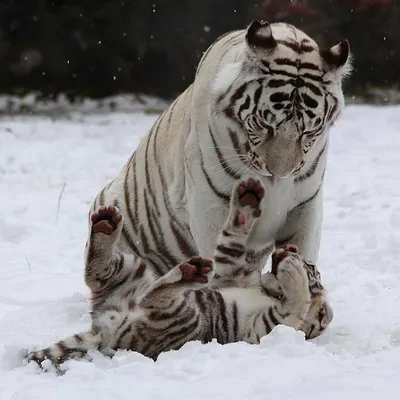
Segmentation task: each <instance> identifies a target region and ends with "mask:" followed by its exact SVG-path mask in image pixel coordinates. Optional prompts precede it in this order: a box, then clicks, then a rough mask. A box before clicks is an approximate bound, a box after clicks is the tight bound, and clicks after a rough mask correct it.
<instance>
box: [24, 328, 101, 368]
mask: <svg viewBox="0 0 400 400" xmlns="http://www.w3.org/2000/svg"><path fill="white" fill-rule="evenodd" d="M101 343H102V337H101V334H93V333H91V332H82V333H79V334H75V335H72V336H70V337H68V338H66V339H63V340H60V341H59V342H57V343H55V344H54V345H52V346H50V347H48V348H46V349H43V350H38V351H32V352H31V353H29V354H28V355H27V356H26V360H27V361H34V362H36V363H38V364H39V365H40V364H41V363H42V362H43V361H45V360H50V361H51V363H52V364H53V365H54V366H56V367H58V366H59V365H60V364H62V363H63V362H64V361H66V360H69V359H79V358H83V357H85V355H86V354H87V352H88V351H89V350H98V349H99V348H100V347H101Z"/></svg>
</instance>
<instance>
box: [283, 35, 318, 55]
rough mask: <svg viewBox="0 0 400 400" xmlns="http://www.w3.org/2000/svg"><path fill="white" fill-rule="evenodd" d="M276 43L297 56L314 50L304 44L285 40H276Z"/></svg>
mask: <svg viewBox="0 0 400 400" xmlns="http://www.w3.org/2000/svg"><path fill="white" fill-rule="evenodd" d="M276 42H277V43H278V44H281V45H283V46H285V47H288V48H289V49H291V50H293V51H295V52H296V53H298V54H303V53H311V52H313V51H315V50H316V49H315V48H314V47H312V46H310V45H307V44H306V43H305V42H302V43H298V42H289V41H287V40H279V39H278V40H276Z"/></svg>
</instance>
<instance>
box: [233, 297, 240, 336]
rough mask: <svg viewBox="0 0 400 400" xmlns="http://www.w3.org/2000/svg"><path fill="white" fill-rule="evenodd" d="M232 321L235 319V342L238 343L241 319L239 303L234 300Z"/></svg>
mask: <svg viewBox="0 0 400 400" xmlns="http://www.w3.org/2000/svg"><path fill="white" fill-rule="evenodd" d="M232 319H233V327H232V330H233V341H234V342H237V341H238V334H239V319H238V307H237V303H236V301H235V300H234V301H233V303H232Z"/></svg>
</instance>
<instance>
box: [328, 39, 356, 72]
mask: <svg viewBox="0 0 400 400" xmlns="http://www.w3.org/2000/svg"><path fill="white" fill-rule="evenodd" d="M320 54H321V58H322V59H323V61H324V63H325V67H326V69H327V70H328V71H335V70H338V69H341V68H343V67H345V69H346V70H347V71H346V72H350V69H351V66H350V44H349V42H348V40H343V42H340V43H338V44H336V45H335V46H332V47H331V48H329V49H325V50H320Z"/></svg>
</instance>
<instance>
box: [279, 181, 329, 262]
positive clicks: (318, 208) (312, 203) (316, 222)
mask: <svg viewBox="0 0 400 400" xmlns="http://www.w3.org/2000/svg"><path fill="white" fill-rule="evenodd" d="M322 195H323V191H322V187H321V188H320V189H319V191H318V192H317V194H316V195H315V196H314V197H312V198H311V199H310V200H308V201H306V202H305V203H303V204H301V205H299V206H297V207H296V208H294V209H293V210H292V211H291V212H290V213H289V214H288V216H287V219H286V223H285V224H284V225H283V226H282V228H281V229H280V230H279V231H278V233H277V237H276V245H277V246H276V247H284V246H286V245H287V244H294V245H296V246H297V247H298V248H299V251H300V253H301V254H302V255H303V256H304V257H305V259H306V260H308V261H310V262H311V263H313V264H317V261H318V252H319V247H320V239H321V225H322V211H323V210H322V209H323V204H322Z"/></svg>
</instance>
